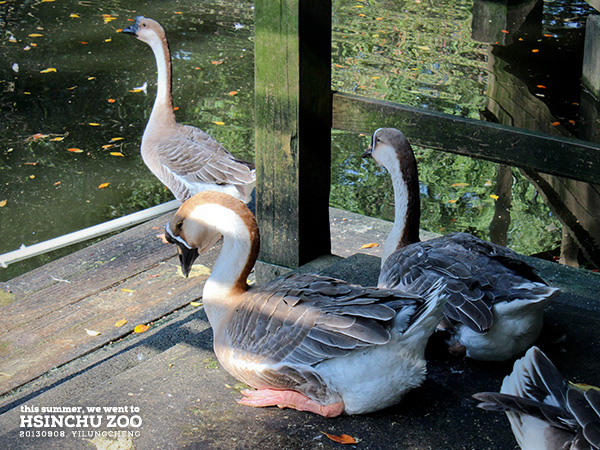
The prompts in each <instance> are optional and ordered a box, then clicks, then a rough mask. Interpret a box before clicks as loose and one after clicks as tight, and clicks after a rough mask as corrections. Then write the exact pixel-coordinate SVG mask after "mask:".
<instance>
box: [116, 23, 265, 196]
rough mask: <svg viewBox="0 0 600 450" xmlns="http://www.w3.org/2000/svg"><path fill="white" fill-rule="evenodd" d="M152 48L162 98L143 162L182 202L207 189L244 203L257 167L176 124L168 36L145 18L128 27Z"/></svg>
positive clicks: (157, 100)
mask: <svg viewBox="0 0 600 450" xmlns="http://www.w3.org/2000/svg"><path fill="white" fill-rule="evenodd" d="M122 32H123V33H125V34H130V35H132V36H135V37H136V38H138V39H139V40H140V41H142V42H145V43H146V44H148V45H149V46H150V48H151V49H152V51H153V53H154V56H155V58H156V66H157V69H158V78H157V83H156V84H157V88H156V98H155V100H154V105H153V106H152V112H151V113H150V119H149V120H148V124H147V125H146V129H145V130H144V135H143V136H142V145H141V153H142V159H143V160H144V163H145V164H146V166H148V168H149V169H150V170H151V171H152V173H153V174H154V175H155V176H156V177H157V178H158V179H159V180H160V181H161V182H162V183H163V184H164V185H165V186H167V188H169V190H170V191H171V192H172V193H173V195H174V196H175V198H176V199H177V200H179V201H180V202H183V201H185V200H187V199H188V198H190V197H192V196H193V195H194V194H197V193H198V192H201V191H204V190H214V191H222V192H227V193H228V194H230V195H233V196H234V197H236V198H239V199H240V200H242V201H244V202H246V203H247V202H248V201H249V200H250V198H251V193H252V190H253V188H254V186H255V184H256V175H255V170H254V164H252V163H249V162H244V161H240V160H238V159H236V158H234V157H233V155H232V154H231V153H229V152H228V151H227V150H226V149H225V147H223V146H222V145H221V144H219V143H218V142H217V141H216V140H215V139H213V138H212V137H210V136H209V135H208V134H207V133H205V132H204V131H202V130H200V129H199V128H196V127H193V126H190V125H183V124H179V123H177V122H176V121H175V113H174V112H173V100H172V97H171V54H170V52H169V45H168V43H167V37H166V35H165V31H164V30H163V28H162V27H161V26H160V24H159V23H158V22H157V21H155V20H152V19H149V18H146V17H144V16H138V17H136V18H135V23H134V24H133V25H131V26H130V27H127V28H125V29H124V30H123V31H122Z"/></svg>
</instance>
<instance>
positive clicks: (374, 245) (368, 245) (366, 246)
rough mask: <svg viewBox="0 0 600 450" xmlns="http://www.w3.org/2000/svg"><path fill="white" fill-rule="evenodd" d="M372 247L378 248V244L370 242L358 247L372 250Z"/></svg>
mask: <svg viewBox="0 0 600 450" xmlns="http://www.w3.org/2000/svg"><path fill="white" fill-rule="evenodd" d="M373 247H379V244H377V243H376V242H371V243H369V244H363V245H361V246H360V248H373Z"/></svg>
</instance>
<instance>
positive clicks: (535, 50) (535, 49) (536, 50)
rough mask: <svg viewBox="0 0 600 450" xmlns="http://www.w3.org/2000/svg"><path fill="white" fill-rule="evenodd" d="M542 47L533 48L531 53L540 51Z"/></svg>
mask: <svg viewBox="0 0 600 450" xmlns="http://www.w3.org/2000/svg"><path fill="white" fill-rule="evenodd" d="M539 52H540V49H539V48H534V49H533V50H531V53H539Z"/></svg>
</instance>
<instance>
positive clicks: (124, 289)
mask: <svg viewBox="0 0 600 450" xmlns="http://www.w3.org/2000/svg"><path fill="white" fill-rule="evenodd" d="M104 184H108V183H104ZM121 290H122V291H123V292H135V289H127V288H123V289H121Z"/></svg>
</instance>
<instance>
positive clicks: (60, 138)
mask: <svg viewBox="0 0 600 450" xmlns="http://www.w3.org/2000/svg"><path fill="white" fill-rule="evenodd" d="M64 138H65V137H64V136H57V137H54V138H52V139H50V140H51V141H52V142H59V141H62V140H63V139H64Z"/></svg>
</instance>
